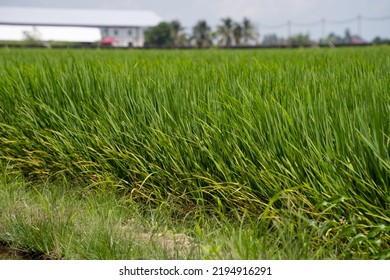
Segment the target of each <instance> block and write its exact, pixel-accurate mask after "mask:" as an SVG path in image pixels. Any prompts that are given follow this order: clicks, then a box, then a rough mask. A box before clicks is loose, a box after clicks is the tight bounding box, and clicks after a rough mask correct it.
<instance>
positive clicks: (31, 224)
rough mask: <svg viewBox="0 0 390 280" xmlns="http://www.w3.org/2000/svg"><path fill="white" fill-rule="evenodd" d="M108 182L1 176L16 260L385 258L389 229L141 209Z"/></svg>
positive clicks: (1, 201) (3, 219)
mask: <svg viewBox="0 0 390 280" xmlns="http://www.w3.org/2000/svg"><path fill="white" fill-rule="evenodd" d="M111 187H112V186H109V185H102V186H100V188H96V186H95V187H83V188H80V187H79V186H78V187H75V186H71V185H69V183H67V182H66V181H62V182H59V181H57V182H56V183H50V182H44V183H42V184H39V185H37V184H34V185H32V184H28V183H26V182H25V181H24V180H23V179H22V178H21V177H18V176H17V177H15V176H12V178H10V177H7V176H3V177H2V178H1V180H0V209H1V212H0V213H1V214H0V240H1V241H2V242H5V243H6V244H8V246H9V247H11V248H16V249H18V250H20V251H22V252H23V253H24V257H28V258H46V259H47V258H50V259H103V260H106V259H355V258H357V259H368V258H375V259H388V258H390V251H389V245H388V243H387V242H388V241H389V239H388V237H389V231H390V228H389V226H385V225H376V226H374V227H366V226H363V227H362V224H364V221H359V220H349V219H348V218H345V217H341V218H340V219H339V220H328V219H327V216H326V214H325V213H318V216H317V218H316V219H315V220H312V219H309V217H308V215H307V214H306V213H305V210H299V209H298V208H296V206H297V205H295V206H294V205H291V208H290V209H286V210H285V211H282V210H279V211H274V212H273V215H272V216H270V217H265V218H264V217H263V218H260V217H259V218H258V219H253V218H251V217H248V216H245V215H243V216H239V215H238V214H237V215H236V216H234V217H233V216H229V217H227V216H224V215H223V213H217V212H215V213H213V214H212V215H210V213H206V212H200V211H199V209H198V211H196V212H191V211H190V212H188V213H187V215H186V216H184V217H177V216H176V213H174V212H172V210H171V209H170V207H169V205H168V202H167V205H165V206H164V205H162V206H161V207H160V208H152V207H149V206H141V205H140V204H139V203H135V202H133V201H131V200H129V198H128V196H123V195H119V194H118V192H116V191H114V190H115V188H113V189H112V188H111ZM269 206H271V205H269ZM302 206H303V205H302ZM332 206H334V207H337V203H332V204H331V205H330V207H332ZM383 242H384V243H385V244H381V243H383ZM386 243H387V244H386Z"/></svg>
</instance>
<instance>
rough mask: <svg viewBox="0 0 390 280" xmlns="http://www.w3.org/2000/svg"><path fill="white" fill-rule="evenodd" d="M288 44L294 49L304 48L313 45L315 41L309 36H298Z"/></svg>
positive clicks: (292, 38) (293, 37)
mask: <svg viewBox="0 0 390 280" xmlns="http://www.w3.org/2000/svg"><path fill="white" fill-rule="evenodd" d="M288 44H289V45H290V46H293V47H303V46H311V45H313V41H312V40H311V39H310V36H309V34H302V33H300V34H298V35H295V36H292V37H290V38H289V39H288Z"/></svg>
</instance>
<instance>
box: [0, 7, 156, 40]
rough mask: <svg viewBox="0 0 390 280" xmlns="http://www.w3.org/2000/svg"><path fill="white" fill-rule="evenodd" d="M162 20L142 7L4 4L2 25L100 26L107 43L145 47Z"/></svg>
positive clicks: (0, 9)
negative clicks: (149, 34) (149, 30)
mask: <svg viewBox="0 0 390 280" xmlns="http://www.w3.org/2000/svg"><path fill="white" fill-rule="evenodd" d="M161 21H162V19H161V18H160V17H159V16H158V15H156V14H155V13H153V12H150V11H140V10H96V9H65V8H64V9H58V8H56V9H54V8H26V7H0V25H7V26H10V25H19V26H20V25H25V26H57V27H60V26H61V27H92V28H99V29H100V33H101V36H102V39H103V42H104V41H105V42H107V43H112V45H114V46H120V47H142V46H143V45H144V32H145V30H146V29H147V28H149V27H152V26H155V25H157V24H158V23H159V22H161ZM105 39H106V40H105Z"/></svg>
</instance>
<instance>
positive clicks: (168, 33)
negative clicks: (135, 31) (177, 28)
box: [145, 21, 174, 47]
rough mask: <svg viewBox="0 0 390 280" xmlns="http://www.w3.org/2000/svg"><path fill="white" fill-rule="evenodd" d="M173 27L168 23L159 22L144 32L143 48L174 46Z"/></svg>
mask: <svg viewBox="0 0 390 280" xmlns="http://www.w3.org/2000/svg"><path fill="white" fill-rule="evenodd" d="M173 32H174V31H173V27H172V25H171V24H170V23H168V22H165V21H163V22H161V23H159V24H158V25H157V26H155V27H151V28H149V29H148V30H147V31H146V32H145V46H149V47H150V46H152V47H172V46H173V45H174V38H173V37H172V34H173Z"/></svg>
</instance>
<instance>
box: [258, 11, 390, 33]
mask: <svg viewBox="0 0 390 280" xmlns="http://www.w3.org/2000/svg"><path fill="white" fill-rule="evenodd" d="M365 20H367V21H385V20H390V15H386V16H381V17H366V16H361V15H358V16H356V17H353V18H347V19H342V20H327V19H326V18H322V19H320V20H316V21H312V22H293V21H291V20H288V21H286V22H283V23H280V24H274V25H268V24H262V23H260V24H259V27H260V28H264V29H279V28H286V27H287V34H288V37H290V36H291V28H292V27H293V26H296V27H314V26H318V25H321V33H322V36H323V37H324V35H325V30H326V24H327V23H329V24H336V25H337V24H339V25H341V24H348V23H353V22H357V30H358V34H359V36H361V30H362V22H363V21H365Z"/></svg>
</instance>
